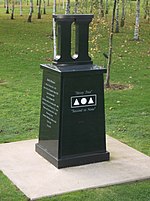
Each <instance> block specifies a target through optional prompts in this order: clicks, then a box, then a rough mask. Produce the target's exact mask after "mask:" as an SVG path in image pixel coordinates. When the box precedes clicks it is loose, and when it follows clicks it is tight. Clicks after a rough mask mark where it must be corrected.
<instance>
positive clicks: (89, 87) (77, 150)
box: [36, 65, 109, 168]
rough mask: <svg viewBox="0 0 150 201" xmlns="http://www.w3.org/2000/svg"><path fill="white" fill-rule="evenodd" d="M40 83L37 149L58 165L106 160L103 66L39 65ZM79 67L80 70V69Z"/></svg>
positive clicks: (60, 166) (59, 166)
mask: <svg viewBox="0 0 150 201" xmlns="http://www.w3.org/2000/svg"><path fill="white" fill-rule="evenodd" d="M41 68H42V69H43V85H42V100H41V116H40V132H39V143H38V144H37V145H36V151H37V152H38V153H39V154H41V155H42V156H43V157H44V158H46V159H47V160H49V161H50V162H51V163H52V164H54V165H55V166H56V167H58V168H62V167H68V166H74V165H80V164H87V163H91V162H98V161H105V160H109V153H108V152H107V151H106V142H105V113H104V86H103V73H104V72H105V71H106V70H105V69H103V68H99V67H97V66H94V65H93V66H92V65H84V67H83V66H82V68H80V66H78V68H77V67H76V66H75V67H74V68H72V67H68V68H61V67H59V68H58V67H56V66H53V65H41ZM81 69H82V70H81Z"/></svg>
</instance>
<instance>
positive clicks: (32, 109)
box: [0, 5, 150, 201]
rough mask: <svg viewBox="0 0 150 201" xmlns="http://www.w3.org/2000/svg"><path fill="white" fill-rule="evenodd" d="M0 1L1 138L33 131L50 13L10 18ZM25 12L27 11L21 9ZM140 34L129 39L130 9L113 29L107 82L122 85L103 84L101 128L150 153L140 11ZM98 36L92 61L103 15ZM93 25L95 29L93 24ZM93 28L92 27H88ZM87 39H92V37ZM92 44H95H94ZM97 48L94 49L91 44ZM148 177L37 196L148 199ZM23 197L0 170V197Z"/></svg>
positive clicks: (149, 96) (146, 52) (99, 59)
mask: <svg viewBox="0 0 150 201" xmlns="http://www.w3.org/2000/svg"><path fill="white" fill-rule="evenodd" d="M3 11H4V10H3V7H2V5H1V7H0V109H1V110H0V111H1V115H0V143H7V142H12V141H17V140H26V139H33V138H37V137H38V128H39V114H40V95H41V81H42V71H41V69H40V67H39V65H40V63H50V62H51V58H52V41H51V40H50V35H51V32H52V30H51V21H52V19H51V17H50V15H45V16H42V19H41V20H38V19H36V16H33V22H32V23H27V22H26V21H27V20H26V19H27V14H26V15H24V16H22V17H20V16H19V15H18V14H16V16H15V20H10V15H6V14H4V12H3ZM25 13H27V11H26V12H25ZM140 23H141V30H140V38H141V40H140V41H138V42H136V41H132V40H131V39H132V38H133V28H134V15H130V16H128V17H127V18H126V25H125V27H124V28H122V29H121V30H120V33H119V34H115V35H114V43H113V63H112V69H111V83H113V84H114V83H115V84H119V85H124V86H126V87H127V89H124V90H112V89H110V90H105V109H106V130H107V134H108V135H111V136H113V137H115V138H117V139H119V140H120V141H122V142H124V143H126V144H128V145H129V146H132V147H133V148H135V149H137V150H139V151H141V152H143V153H145V154H147V155H150V106H149V105H150V104H149V103H150V101H149V100H150V88H149V84H150V81H149V80H150V73H149V71H150V49H149V44H150V37H149V25H148V23H147V21H146V20H144V19H142V16H141V22H140ZM97 27H99V28H98V32H97V33H100V34H99V35H97V36H98V37H97V38H98V39H97V41H96V43H95V42H94V43H93V44H91V48H92V49H93V50H92V52H91V53H92V55H94V58H93V61H94V63H95V64H98V65H103V64H104V58H103V52H107V51H108V19H107V20H106V19H105V21H104V20H101V21H100V22H98V26H97ZM93 30H94V29H93ZM93 33H94V31H93ZM91 40H92V39H91ZM95 44H96V45H95ZM96 48H98V51H97V50H96ZM149 189H150V182H149V181H143V182H137V183H136V182H135V183H132V184H124V185H119V186H112V187H107V188H100V189H99V188H98V189H94V190H85V191H79V192H75V193H69V194H65V195H62V196H56V197H54V198H45V199H40V201H47V200H50V201H54V200H58V201H59V200H60V201H64V200H65V201H76V200H78V201H80V200H82V201H93V200H94V201H96V200H98V201H100V200H102V201H105V200H108V201H110V200H114V201H116V200H118V201H121V200H122V201H125V200H127V201H130V200H134V201H138V200H139V201H148V200H149V197H150V190H149ZM4 200H5V201H18V200H21V201H23V200H27V198H26V197H25V196H24V195H22V193H21V192H20V191H19V190H18V189H16V187H15V186H14V185H13V184H11V183H10V181H9V180H8V179H7V178H6V177H5V176H4V175H3V173H2V172H0V201H4Z"/></svg>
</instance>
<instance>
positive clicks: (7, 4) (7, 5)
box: [5, 0, 9, 14]
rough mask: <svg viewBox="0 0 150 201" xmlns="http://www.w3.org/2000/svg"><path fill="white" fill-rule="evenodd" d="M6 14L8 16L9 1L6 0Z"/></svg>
mask: <svg viewBox="0 0 150 201" xmlns="http://www.w3.org/2000/svg"><path fill="white" fill-rule="evenodd" d="M5 6H6V14H9V0H6V5H5Z"/></svg>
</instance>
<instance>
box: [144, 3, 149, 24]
mask: <svg viewBox="0 0 150 201" xmlns="http://www.w3.org/2000/svg"><path fill="white" fill-rule="evenodd" d="M149 9H150V7H149V1H148V0H146V1H145V5H144V12H145V13H144V19H148V22H149V19H150V10H149Z"/></svg>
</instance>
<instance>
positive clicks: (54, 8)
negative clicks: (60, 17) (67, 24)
mask: <svg viewBox="0 0 150 201" xmlns="http://www.w3.org/2000/svg"><path fill="white" fill-rule="evenodd" d="M55 14H56V0H54V1H53V15H55ZM53 42H54V44H53V45H54V55H53V57H54V59H55V58H56V51H57V50H56V22H55V19H54V18H53Z"/></svg>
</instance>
